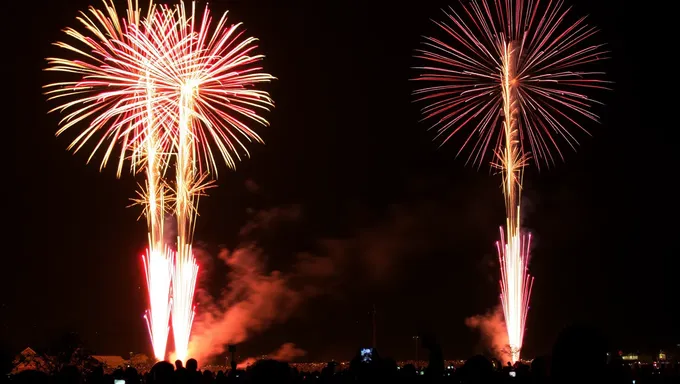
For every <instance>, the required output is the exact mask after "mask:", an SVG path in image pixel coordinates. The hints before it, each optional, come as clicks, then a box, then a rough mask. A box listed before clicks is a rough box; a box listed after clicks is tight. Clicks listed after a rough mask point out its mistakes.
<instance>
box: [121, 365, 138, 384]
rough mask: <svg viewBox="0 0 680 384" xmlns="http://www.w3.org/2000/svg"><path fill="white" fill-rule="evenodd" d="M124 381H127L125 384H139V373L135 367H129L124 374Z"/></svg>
mask: <svg viewBox="0 0 680 384" xmlns="http://www.w3.org/2000/svg"><path fill="white" fill-rule="evenodd" d="M123 379H125V384H139V381H140V380H139V373H138V372H137V370H136V369H135V368H133V367H127V369H126V370H125V372H124V373H123Z"/></svg>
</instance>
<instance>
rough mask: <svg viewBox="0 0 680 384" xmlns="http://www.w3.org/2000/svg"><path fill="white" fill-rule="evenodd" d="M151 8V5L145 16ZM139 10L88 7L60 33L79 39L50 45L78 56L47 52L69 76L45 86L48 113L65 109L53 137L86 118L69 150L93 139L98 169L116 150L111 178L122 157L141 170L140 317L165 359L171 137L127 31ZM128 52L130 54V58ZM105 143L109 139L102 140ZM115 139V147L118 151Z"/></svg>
mask: <svg viewBox="0 0 680 384" xmlns="http://www.w3.org/2000/svg"><path fill="white" fill-rule="evenodd" d="M154 10H155V6H154V5H153V4H150V6H149V9H148V13H147V15H146V18H148V17H150V16H151V15H152V14H153V13H154ZM143 19H144V18H143V17H142V13H141V9H140V8H139V7H138V5H137V4H136V3H135V4H133V3H132V1H128V8H127V14H126V16H125V17H122V18H121V17H119V15H118V14H117V11H116V9H115V7H114V5H113V3H112V2H107V1H104V11H101V10H98V9H95V8H93V7H90V8H89V10H88V12H81V14H80V17H79V18H78V20H79V21H80V23H81V24H82V26H83V27H84V29H85V30H86V31H88V33H87V34H82V33H80V32H78V31H77V30H75V29H73V28H67V29H66V30H65V32H66V34H67V35H68V36H69V37H71V38H73V39H74V40H75V41H76V43H77V44H69V43H63V42H58V43H55V45H56V46H58V47H60V48H63V49H66V50H69V51H71V53H75V54H77V55H79V56H80V59H79V60H68V59H60V58H48V59H47V61H48V68H47V69H46V70H48V71H56V72H66V73H69V74H71V75H73V74H75V75H77V76H78V77H79V78H78V79H77V80H74V81H67V82H59V83H54V84H50V85H47V86H46V88H47V89H48V91H46V94H47V95H48V96H49V100H59V101H61V104H60V105H59V106H58V107H57V108H55V109H53V110H52V111H55V110H58V111H61V112H68V113H67V114H66V116H65V117H64V118H63V119H62V120H61V122H60V124H61V128H60V129H59V131H58V132H57V135H60V134H62V133H64V132H65V131H67V130H69V129H71V128H73V127H74V126H76V125H77V124H87V125H86V128H85V129H84V130H83V131H82V132H81V133H80V134H79V135H77V136H76V138H75V139H74V140H73V141H72V143H71V145H70V146H69V149H73V150H74V151H75V152H77V151H79V150H80V149H82V148H83V147H84V146H85V144H86V143H87V142H89V141H91V140H95V138H96V137H98V138H99V140H98V142H97V143H96V145H95V146H94V150H93V151H92V153H91V154H90V156H89V157H88V162H89V161H90V160H92V158H93V157H94V155H95V153H97V152H100V151H101V150H103V158H102V162H101V166H100V169H102V168H104V167H105V166H106V164H107V162H108V161H109V160H110V159H111V157H113V156H118V167H117V176H118V177H120V175H121V173H122V170H123V168H124V163H125V161H126V160H131V161H130V169H131V170H132V171H133V172H134V173H138V172H143V173H144V174H145V176H146V181H145V185H144V187H143V188H142V189H141V190H140V191H139V192H138V194H139V198H138V199H135V201H136V202H137V203H140V204H141V205H143V207H144V214H145V216H146V220H147V225H148V230H149V234H148V238H149V248H148V250H147V252H146V255H145V256H143V261H144V267H145V273H146V283H147V288H148V293H149V309H148V310H147V313H146V315H145V318H146V320H147V325H148V329H149V336H150V338H151V344H152V348H153V352H154V355H155V357H156V358H157V359H159V360H162V359H163V358H164V357H165V349H166V345H167V339H168V332H169V316H170V298H169V294H170V279H171V275H170V273H171V268H170V266H171V264H170V263H171V261H172V255H171V253H170V251H169V249H168V248H167V246H166V244H165V243H164V230H163V222H164V215H165V212H166V210H167V209H166V201H167V189H166V187H165V183H164V182H163V174H164V170H165V166H166V164H167V160H168V159H167V154H168V153H169V151H168V148H169V146H170V144H171V142H170V141H169V140H167V139H165V138H164V135H163V133H162V132H161V124H160V122H161V121H163V119H164V114H165V112H164V111H163V110H162V109H159V108H158V104H159V103H158V97H159V93H158V92H157V87H158V85H159V84H163V79H162V76H161V77H159V76H158V71H156V69H155V68H154V66H153V63H152V62H151V61H150V60H148V59H147V58H146V57H145V52H141V51H140V50H139V49H138V48H139V47H138V46H136V45H135V44H132V42H131V37H130V35H129V33H130V31H131V30H140V29H141V28H142V26H141V25H142V24H143V21H142V20H143ZM130 58H133V59H132V60H131V59H130ZM107 143H108V144H107ZM116 145H118V146H119V147H120V150H119V151H116V150H115V148H116Z"/></svg>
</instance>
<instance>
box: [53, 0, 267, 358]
mask: <svg viewBox="0 0 680 384" xmlns="http://www.w3.org/2000/svg"><path fill="white" fill-rule="evenodd" d="M104 9H105V10H104V11H100V10H97V9H95V8H92V7H91V8H90V9H89V11H88V12H87V13H86V12H82V13H81V14H80V17H79V18H78V20H79V22H80V23H81V24H82V26H83V27H84V30H85V31H86V33H80V32H78V31H77V30H75V29H73V28H67V29H66V30H65V32H66V34H67V35H68V36H69V37H70V38H72V39H73V40H75V43H73V44H68V43H62V42H58V43H56V44H55V45H57V46H58V47H60V48H63V49H66V50H68V51H70V53H71V54H72V55H76V56H78V57H79V59H76V60H71V59H61V58H48V59H47V61H48V68H47V69H46V70H48V71H55V72H62V73H67V74H69V75H70V76H74V77H75V79H74V80H71V81H65V82H59V83H54V84H50V85H47V86H46V88H47V91H46V94H47V95H48V98H49V100H56V101H59V102H60V104H59V106H58V107H56V108H55V109H53V110H52V111H59V112H62V113H64V114H65V116H64V117H63V119H62V120H61V121H60V125H61V128H60V129H59V131H58V132H57V135H60V134H62V133H64V132H66V131H67V130H71V129H72V128H74V127H76V126H80V125H83V126H84V127H85V129H82V130H81V132H80V133H79V134H78V135H77V136H76V138H75V139H74V140H73V141H72V143H71V144H70V145H69V149H72V150H74V151H75V152H77V151H79V150H81V149H83V148H84V147H85V145H86V144H87V143H89V142H92V141H95V142H96V143H95V144H94V149H93V150H92V152H91V155H90V156H89V157H88V162H89V161H91V160H92V159H93V157H94V156H95V154H96V153H102V154H103V158H102V160H101V165H100V168H104V167H105V166H106V165H107V163H108V162H109V161H110V159H112V158H113V157H118V166H117V175H118V176H120V175H121V173H122V170H123V168H124V164H125V163H126V162H127V161H129V163H130V169H131V170H132V171H133V172H134V173H138V172H142V171H144V174H145V176H146V182H145V183H144V187H143V188H142V190H141V191H140V192H139V198H138V199H135V202H137V203H141V204H143V206H144V214H145V216H146V218H147V222H148V225H149V243H150V244H149V250H148V251H147V254H146V256H145V257H144V265H145V271H146V276H147V284H148V288H149V301H150V307H151V308H150V310H149V311H148V313H147V321H148V325H149V332H150V334H151V339H152V344H153V348H154V354H155V355H156V357H157V358H158V359H163V358H164V356H165V345H166V342H167V334H168V330H167V326H165V327H163V326H162V324H163V323H165V324H166V325H167V323H168V313H169V311H170V310H171V318H172V323H173V333H174V336H175V344H176V347H177V355H178V357H179V358H181V359H183V360H184V359H185V358H186V353H187V352H186V351H187V344H188V341H189V336H190V333H191V324H192V320H193V316H194V311H193V295H194V287H195V284H196V277H197V272H198V266H197V264H196V260H195V258H194V255H193V252H192V245H191V244H192V238H193V232H194V226H195V218H196V214H197V205H198V197H199V196H201V195H202V194H204V191H205V189H206V188H208V187H210V186H211V181H212V178H211V176H216V175H217V162H216V157H217V154H218V153H219V156H221V157H222V158H223V160H224V161H225V162H226V163H227V165H228V166H229V167H231V168H233V167H235V163H236V161H237V160H238V159H240V154H241V153H245V154H246V155H247V153H248V152H247V149H246V146H245V144H246V142H248V141H256V142H261V141H262V140H261V138H260V137H259V136H258V135H257V133H255V132H254V131H253V130H251V129H250V128H249V127H248V125H247V124H246V121H251V122H252V121H254V122H256V123H259V124H262V125H267V121H266V120H265V119H264V118H262V117H261V116H260V115H259V112H260V111H263V110H268V109H269V108H270V107H272V106H273V102H272V100H271V98H270V97H269V95H268V94H267V93H266V92H264V91H260V90H257V89H255V87H254V86H256V85H258V84H259V83H263V82H268V81H271V80H272V79H273V77H272V76H270V75H268V74H265V73H263V72H262V68H261V67H259V66H257V63H258V62H259V61H261V59H262V58H263V56H261V55H255V54H253V52H254V50H255V49H256V48H257V46H256V44H255V42H256V39H254V38H246V37H244V36H243V32H242V31H240V30H239V27H240V25H238V24H236V25H231V26H227V18H226V13H225V14H224V15H223V16H222V18H221V19H220V20H219V22H218V23H217V24H213V23H212V18H211V16H210V13H209V11H208V8H207V7H206V8H205V11H204V12H203V16H202V18H201V19H198V18H197V17H196V12H195V4H193V3H192V5H191V9H190V11H187V8H186V7H185V4H184V3H183V2H182V3H180V4H179V5H178V6H177V7H174V8H171V7H167V6H162V7H156V6H154V5H153V4H150V7H149V10H148V12H147V13H146V16H144V17H142V13H141V11H140V8H139V7H138V6H137V4H136V3H135V4H133V3H132V0H129V1H128V10H127V14H126V17H119V15H118V14H117V12H116V9H115V7H114V6H113V4H112V3H109V2H107V1H106V0H105V1H104ZM173 163H174V167H173V168H174V174H175V175H174V176H175V177H174V179H175V180H174V183H170V182H168V178H167V177H166V173H167V171H168V169H169V168H170V167H171V164H173ZM173 184H174V185H173ZM168 212H172V213H173V214H174V215H175V216H176V219H177V227H178V228H177V230H178V239H177V251H176V252H175V253H174V256H173V254H172V253H171V252H170V251H169V250H168V249H167V247H166V246H165V244H164V231H163V222H164V217H165V215H166V214H167V213H168ZM169 265H170V266H171V268H168V266H169ZM170 281H171V283H172V284H171V283H170ZM171 289H172V296H173V298H172V302H173V303H174V305H172V309H170V308H171V307H170V300H169V296H170V290H171ZM162 303H165V304H163V305H162ZM163 330H164V331H163ZM163 332H164V334H162V333H163Z"/></svg>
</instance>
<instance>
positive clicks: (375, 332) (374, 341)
mask: <svg viewBox="0 0 680 384" xmlns="http://www.w3.org/2000/svg"><path fill="white" fill-rule="evenodd" d="M375 313H376V311H375V304H373V350H375V348H376V347H377V344H378V343H377V331H376V324H375Z"/></svg>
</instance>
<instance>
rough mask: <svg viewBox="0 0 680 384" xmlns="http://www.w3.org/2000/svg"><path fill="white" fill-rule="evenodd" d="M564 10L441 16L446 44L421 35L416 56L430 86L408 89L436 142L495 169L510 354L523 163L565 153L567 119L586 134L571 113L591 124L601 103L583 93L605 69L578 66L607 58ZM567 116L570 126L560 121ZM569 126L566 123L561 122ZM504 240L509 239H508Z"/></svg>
mask: <svg viewBox="0 0 680 384" xmlns="http://www.w3.org/2000/svg"><path fill="white" fill-rule="evenodd" d="M569 11H570V8H568V9H564V7H563V1H561V0H558V1H554V2H549V3H548V4H546V5H545V6H543V5H542V4H541V2H540V1H539V0H536V1H532V0H527V1H523V0H489V1H485V0H479V1H476V0H473V1H470V2H465V3H462V11H460V12H456V11H455V10H454V9H453V8H451V9H450V13H446V16H447V18H448V23H446V22H435V23H436V24H437V26H439V27H440V28H441V29H442V30H444V31H445V32H446V34H447V37H449V38H451V39H452V40H451V42H450V43H447V42H445V41H442V40H439V39H437V38H433V37H426V38H425V43H424V45H425V47H426V48H424V49H421V50H418V54H417V55H416V57H418V58H420V59H423V60H425V61H427V63H428V64H427V65H426V66H421V67H417V69H419V70H420V71H422V72H423V74H422V75H420V76H419V77H418V78H417V79H416V80H421V81H427V82H435V83H437V84H436V85H433V86H429V87H425V88H422V89H419V90H417V91H416V92H415V94H416V95H418V98H417V100H418V101H425V102H427V103H428V105H427V106H426V107H425V108H423V114H424V118H425V119H435V120H436V122H435V123H434V125H433V128H436V129H437V138H439V139H441V140H442V144H443V143H445V142H447V141H448V140H449V139H451V138H452V137H453V136H454V135H456V134H459V135H461V134H463V135H464V141H463V143H462V145H461V147H460V149H459V151H458V155H460V154H461V153H462V152H463V151H466V150H469V154H468V155H467V161H466V162H468V163H472V164H475V165H477V166H480V165H481V164H482V163H484V162H486V161H487V160H488V159H489V156H490V157H491V158H490V159H491V160H492V165H493V166H494V167H497V168H499V169H500V170H501V173H502V176H503V184H502V185H503V194H504V197H505V208H506V235H504V234H503V232H502V230H501V240H500V243H499V244H498V250H499V258H500V261H501V302H502V304H503V309H504V314H505V321H506V327H507V331H508V339H509V343H510V345H509V347H510V357H511V360H512V361H513V362H515V361H517V360H518V359H519V356H520V350H521V347H522V340H523V335H524V327H525V323H526V316H527V310H528V305H529V298H530V295H531V284H532V282H533V279H532V278H531V277H530V276H529V274H528V272H527V270H528V262H529V244H530V236H529V235H524V234H522V233H521V228H520V224H521V220H520V217H521V215H520V201H521V189H522V187H521V185H522V177H523V169H524V167H525V166H526V165H527V164H528V163H529V160H530V159H531V158H533V159H535V160H536V165H537V166H538V167H540V166H541V165H542V164H543V165H550V164H553V163H554V162H555V160H556V156H555V155H554V154H553V153H556V154H557V156H559V157H560V158H563V154H562V152H561V151H560V148H559V146H558V142H559V141H563V142H566V143H567V144H568V145H569V146H571V147H572V148H575V146H576V145H577V144H578V143H577V141H576V139H575V137H574V136H573V135H572V133H571V132H570V131H569V129H568V128H567V125H572V126H576V127H578V128H579V129H581V130H583V131H585V129H584V127H583V125H581V124H580V123H579V122H578V121H577V120H576V118H577V116H581V117H585V118H587V119H590V120H593V121H598V118H597V116H596V115H595V114H594V113H592V112H591V111H590V108H591V107H592V106H593V105H595V104H599V103H598V102H597V101H595V100H592V99H590V98H589V97H588V96H587V95H585V94H584V93H583V92H584V91H587V90H591V89H608V87H607V83H608V82H607V81H604V80H601V79H599V78H600V77H601V75H603V73H602V72H597V71H581V70H578V68H579V67H580V66H582V65H584V64H588V63H592V62H594V61H597V60H600V59H604V58H606V56H607V51H605V50H603V45H588V44H587V42H588V41H589V39H590V38H591V37H592V36H593V35H594V34H595V33H596V32H597V29H596V28H594V27H589V26H587V25H586V24H585V17H583V18H579V19H577V20H576V21H575V22H574V23H571V24H568V23H566V22H565V20H566V18H567V17H568V15H569ZM567 122H568V123H567ZM565 124H566V125H565ZM506 241H507V243H506Z"/></svg>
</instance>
